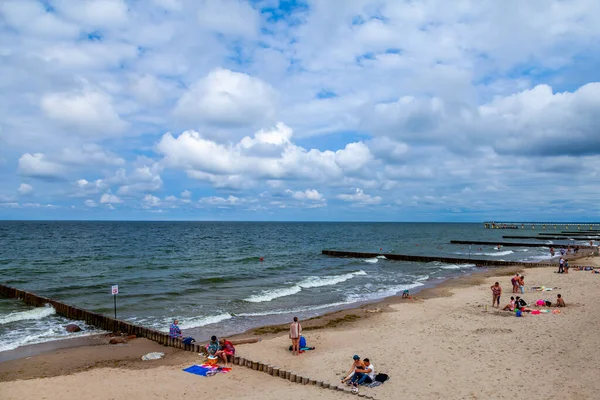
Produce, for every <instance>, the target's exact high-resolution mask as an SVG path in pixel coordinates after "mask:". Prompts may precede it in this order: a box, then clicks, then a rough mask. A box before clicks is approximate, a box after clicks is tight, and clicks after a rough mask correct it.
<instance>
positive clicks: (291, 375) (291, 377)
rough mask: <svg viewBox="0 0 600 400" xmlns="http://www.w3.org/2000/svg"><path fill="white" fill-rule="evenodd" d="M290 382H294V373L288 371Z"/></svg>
mask: <svg viewBox="0 0 600 400" xmlns="http://www.w3.org/2000/svg"><path fill="white" fill-rule="evenodd" d="M290 382H296V373H295V372H290Z"/></svg>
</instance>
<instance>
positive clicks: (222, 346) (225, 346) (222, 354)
mask: <svg viewBox="0 0 600 400" xmlns="http://www.w3.org/2000/svg"><path fill="white" fill-rule="evenodd" d="M234 355H235V347H233V343H231V342H230V341H229V340H225V339H221V340H219V350H217V351H216V353H215V356H217V357H219V358H222V359H223V361H225V366H226V367H227V365H228V364H227V358H228V356H229V361H230V362H231V364H233V356H234Z"/></svg>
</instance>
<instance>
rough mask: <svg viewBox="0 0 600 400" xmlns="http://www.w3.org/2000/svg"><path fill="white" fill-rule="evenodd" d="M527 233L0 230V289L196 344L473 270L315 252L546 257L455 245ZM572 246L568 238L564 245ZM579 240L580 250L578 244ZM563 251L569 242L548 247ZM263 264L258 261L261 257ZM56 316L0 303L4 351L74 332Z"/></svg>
mask: <svg viewBox="0 0 600 400" xmlns="http://www.w3.org/2000/svg"><path fill="white" fill-rule="evenodd" d="M516 232H519V233H520V234H523V235H526V234H530V232H529V231H511V230H491V229H484V228H483V225H482V224H436V223H431V224H423V223H421V224H412V223H280V222H265V223H260V222H58V221H57V222H41V221H35V222H8V221H6V222H0V282H1V283H3V284H6V285H10V286H14V287H17V288H19V289H23V290H28V291H32V292H34V293H37V294H40V295H44V296H47V297H50V298H53V299H56V300H60V301H63V302H66V303H68V304H72V305H76V306H79V307H82V308H86V309H89V310H92V311H96V312H101V313H105V314H108V315H113V297H112V295H111V294H110V290H111V286H112V285H115V284H118V285H119V295H118V297H117V303H118V304H117V306H118V310H117V316H118V318H120V319H125V320H129V321H132V322H135V323H138V324H142V325H145V326H150V327H154V328H157V329H159V330H163V331H168V328H169V323H170V322H171V320H172V319H174V318H178V319H179V320H180V325H181V327H182V329H183V330H184V334H185V335H186V336H187V335H190V336H194V337H195V338H196V339H197V340H202V339H205V338H207V337H209V336H210V335H212V334H217V335H229V334H234V333H240V332H243V331H245V330H247V329H249V328H252V327H257V326H262V325H266V324H274V323H282V322H286V321H288V320H289V319H290V318H291V317H292V316H293V315H297V316H299V317H300V318H307V317H312V316H316V315H319V314H324V313H326V312H329V311H333V310H336V309H339V308H344V307H352V306H355V305H357V304H361V303H366V302H372V301H376V300H378V299H382V298H385V297H389V296H393V295H395V294H397V293H398V292H401V291H402V290H405V289H410V290H411V291H415V290H418V289H419V288H421V287H423V286H425V285H432V284H435V283H436V282H440V281H443V280H444V279H447V278H449V277H452V276H457V275H461V274H465V273H469V272H471V271H472V270H473V269H474V265H453V264H444V263H438V262H434V263H411V262H400V261H391V260H387V259H385V258H384V257H383V256H380V257H377V258H372V259H365V260H362V259H346V258H332V257H327V256H323V255H322V254H321V250H323V249H336V250H354V251H365V252H380V249H382V250H381V252H389V253H401V254H415V255H439V256H446V257H463V258H464V257H468V256H469V254H470V256H471V257H473V258H487V259H497V260H525V261H535V260H541V259H544V258H548V257H549V254H548V248H525V247H523V248H521V247H510V248H509V247H507V248H501V249H500V250H497V249H495V248H494V246H477V245H473V246H471V247H470V248H469V246H466V245H450V244H449V241H450V240H452V239H465V240H466V239H472V240H485V241H487V240H489V241H494V242H497V241H502V239H501V236H502V235H503V234H515V233H516ZM571 242H572V241H571ZM584 242H585V241H582V242H581V244H585V243H584ZM552 243H556V244H559V243H568V241H562V242H561V241H555V242H551V241H548V244H549V245H550V244H552ZM261 257H262V258H263V261H261V260H260V258H261ZM69 322H70V321H67V320H66V319H64V318H63V317H60V316H58V315H56V314H55V313H54V310H53V309H52V308H51V307H44V308H38V309H34V308H31V307H27V306H25V305H23V304H22V303H21V302H19V301H17V300H12V299H0V351H3V350H9V349H13V348H16V347H18V346H22V345H25V344H32V343H38V342H44V341H49V340H57V339H63V338H66V337H76V336H81V335H87V334H93V333H97V332H98V331H96V330H95V329H94V328H93V327H89V326H84V328H85V329H84V332H80V333H77V334H70V333H66V332H65V331H64V326H65V325H66V324H68V323H69Z"/></svg>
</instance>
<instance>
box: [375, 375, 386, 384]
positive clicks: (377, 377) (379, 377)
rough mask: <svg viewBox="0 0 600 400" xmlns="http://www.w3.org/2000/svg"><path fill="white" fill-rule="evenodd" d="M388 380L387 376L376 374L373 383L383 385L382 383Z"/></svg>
mask: <svg viewBox="0 0 600 400" xmlns="http://www.w3.org/2000/svg"><path fill="white" fill-rule="evenodd" d="M388 379H390V377H389V375H387V374H377V375H375V382H381V383H383V382H385V381H387V380H388Z"/></svg>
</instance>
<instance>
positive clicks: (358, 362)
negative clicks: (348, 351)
mask: <svg viewBox="0 0 600 400" xmlns="http://www.w3.org/2000/svg"><path fill="white" fill-rule="evenodd" d="M352 359H353V360H354V362H353V363H352V367H350V370H349V371H348V373H347V374H346V377H345V378H344V379H342V383H346V382H348V381H349V380H350V379H352V377H353V376H354V371H356V369H360V370H364V368H365V363H363V362H362V361H361V360H360V357H359V356H358V355H356V354H355V355H354V357H352ZM350 384H351V383H350V382H348V385H350Z"/></svg>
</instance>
